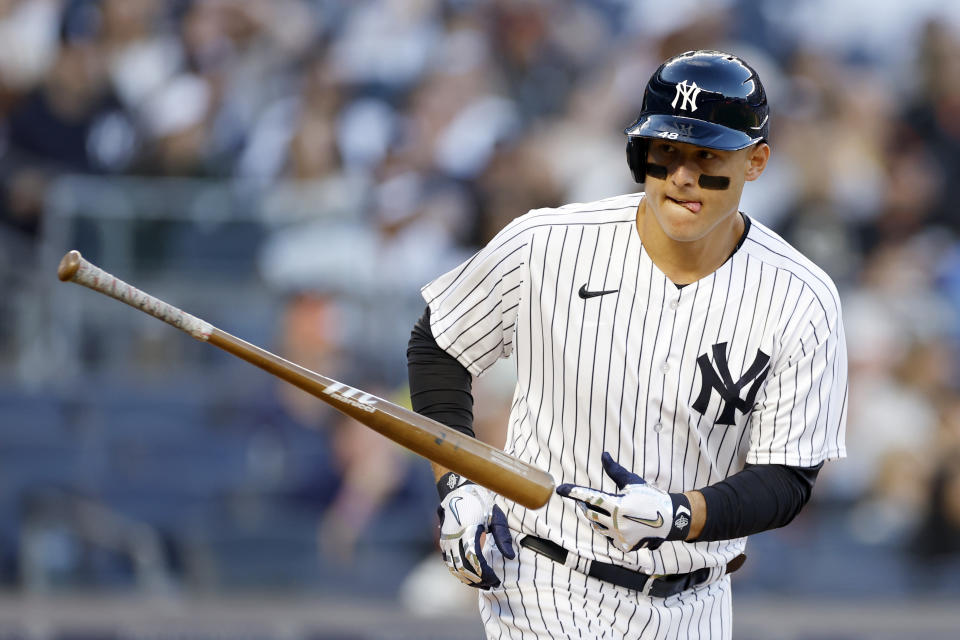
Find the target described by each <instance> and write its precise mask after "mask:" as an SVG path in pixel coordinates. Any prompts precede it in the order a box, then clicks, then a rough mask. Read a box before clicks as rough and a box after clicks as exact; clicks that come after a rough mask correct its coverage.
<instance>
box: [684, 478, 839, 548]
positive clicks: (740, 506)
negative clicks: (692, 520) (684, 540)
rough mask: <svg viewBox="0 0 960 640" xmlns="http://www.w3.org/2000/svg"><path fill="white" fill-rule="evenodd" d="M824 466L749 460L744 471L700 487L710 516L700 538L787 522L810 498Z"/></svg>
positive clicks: (717, 537)
mask: <svg viewBox="0 0 960 640" xmlns="http://www.w3.org/2000/svg"><path fill="white" fill-rule="evenodd" d="M822 466H823V465H822V464H820V465H818V466H816V467H812V468H807V467H787V466H784V465H779V464H762V465H749V464H748V465H747V466H746V467H745V468H744V469H743V471H740V472H739V473H735V474H733V475H732V476H730V477H729V478H727V479H725V480H723V481H721V482H718V483H716V484H712V485H710V486H708V487H704V488H702V489H700V493H702V494H703V498H704V500H705V501H706V503H707V519H706V522H705V523H704V525H703V530H702V531H701V532H700V535H699V536H698V537H697V540H698V541H707V542H712V541H715V540H730V539H733V538H740V537H743V536H749V535H751V534H754V533H759V532H760V531H767V530H768V529H776V528H778V527H782V526H784V525H786V524H788V523H789V522H790V521H791V520H793V518H794V517H795V516H796V515H797V514H798V513H800V509H802V508H803V505H805V504H806V503H807V501H808V500H810V494H811V492H812V491H813V484H814V482H816V479H817V474H818V473H819V472H820V468H821V467H822Z"/></svg>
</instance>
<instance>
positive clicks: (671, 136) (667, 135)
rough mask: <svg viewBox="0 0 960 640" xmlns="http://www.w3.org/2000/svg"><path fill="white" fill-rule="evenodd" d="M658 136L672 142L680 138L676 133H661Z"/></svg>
mask: <svg viewBox="0 0 960 640" xmlns="http://www.w3.org/2000/svg"><path fill="white" fill-rule="evenodd" d="M657 135H658V136H660V137H661V138H669V139H670V140H676V139H677V138H678V137H679V136H680V134H679V133H677V132H676V131H661V132H660V133H658V134H657Z"/></svg>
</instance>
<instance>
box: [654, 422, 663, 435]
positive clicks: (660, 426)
mask: <svg viewBox="0 0 960 640" xmlns="http://www.w3.org/2000/svg"><path fill="white" fill-rule="evenodd" d="M653 430H654V431H655V432H656V433H660V432H661V431H663V425H662V424H660V423H659V422H658V423H657V424H655V425H653Z"/></svg>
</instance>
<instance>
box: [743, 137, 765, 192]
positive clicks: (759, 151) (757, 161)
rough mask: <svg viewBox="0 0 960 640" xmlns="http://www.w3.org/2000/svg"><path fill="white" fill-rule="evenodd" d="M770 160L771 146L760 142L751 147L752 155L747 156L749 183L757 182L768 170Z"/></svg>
mask: <svg viewBox="0 0 960 640" xmlns="http://www.w3.org/2000/svg"><path fill="white" fill-rule="evenodd" d="M769 159H770V145H768V144H767V143H766V142H758V143H757V144H755V145H753V146H752V147H750V153H749V154H748V155H747V174H746V179H747V182H750V181H752V180H756V179H757V178H759V177H760V174H761V173H763V170H764V169H766V168H767V161H768V160H769Z"/></svg>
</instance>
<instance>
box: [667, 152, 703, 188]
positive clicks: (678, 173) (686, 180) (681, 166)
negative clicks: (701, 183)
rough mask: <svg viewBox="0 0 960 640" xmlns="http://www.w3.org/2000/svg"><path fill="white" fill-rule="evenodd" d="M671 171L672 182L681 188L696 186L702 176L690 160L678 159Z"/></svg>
mask: <svg viewBox="0 0 960 640" xmlns="http://www.w3.org/2000/svg"><path fill="white" fill-rule="evenodd" d="M670 169H671V171H670V181H671V182H673V184H674V185H675V186H677V187H681V188H685V187H690V186H693V185H695V184H696V183H697V178H698V177H699V175H700V172H699V170H698V169H697V167H696V166H694V163H693V162H692V161H691V160H690V159H689V158H678V159H677V161H676V162H674V164H673V166H672V167H670Z"/></svg>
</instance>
